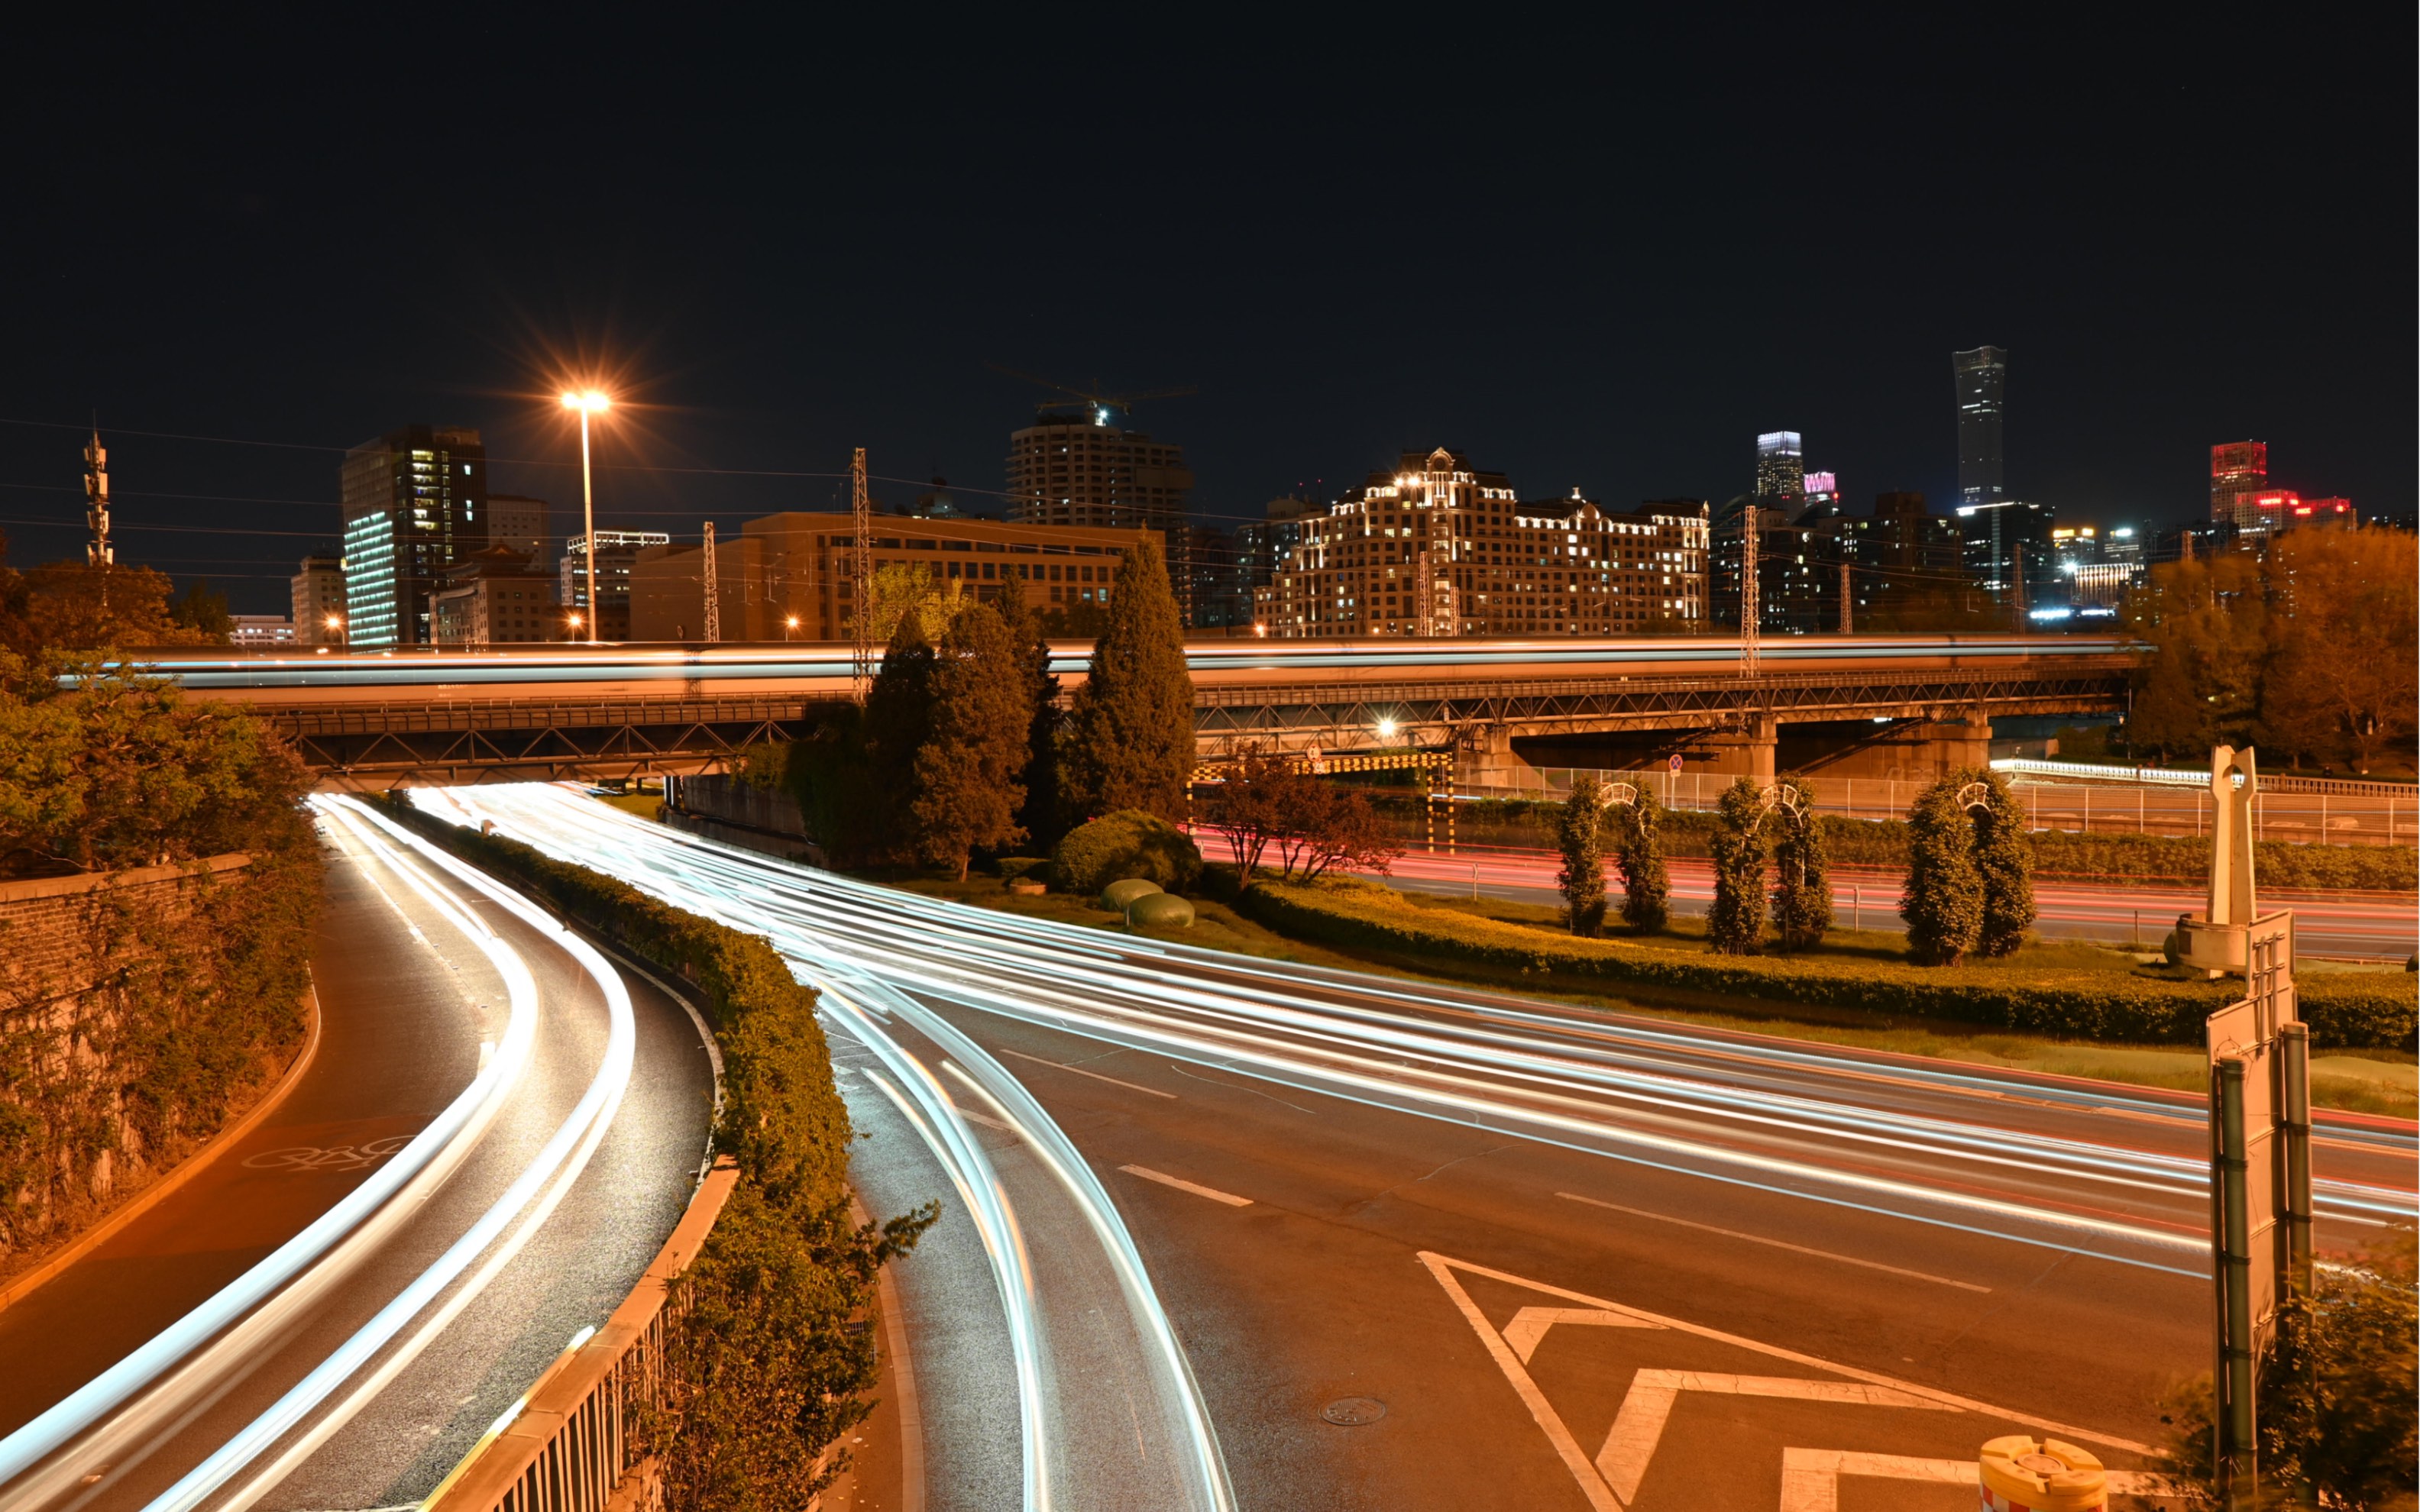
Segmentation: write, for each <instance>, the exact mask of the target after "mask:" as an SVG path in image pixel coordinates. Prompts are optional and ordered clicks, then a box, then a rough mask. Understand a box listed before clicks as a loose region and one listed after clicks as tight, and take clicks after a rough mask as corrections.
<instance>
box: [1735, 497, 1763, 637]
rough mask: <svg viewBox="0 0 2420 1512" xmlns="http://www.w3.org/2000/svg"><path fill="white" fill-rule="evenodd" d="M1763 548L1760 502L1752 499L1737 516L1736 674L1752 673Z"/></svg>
mask: <svg viewBox="0 0 2420 1512" xmlns="http://www.w3.org/2000/svg"><path fill="white" fill-rule="evenodd" d="M1763 549H1764V506H1763V505H1761V504H1759V503H1757V502H1756V501H1754V500H1750V501H1748V506H1747V508H1746V510H1745V511H1744V512H1743V513H1742V514H1741V516H1740V675H1741V676H1742V677H1754V676H1755V675H1756V654H1757V649H1758V646H1757V638H1758V635H1759V634H1760V632H1761V630H1762V629H1763V625H1762V624H1761V621H1762V619H1763V618H1764V612H1763V610H1762V609H1760V608H1759V607H1758V605H1757V601H1756V559H1757V557H1758V555H1759V554H1760V553H1761V552H1762V551H1763Z"/></svg>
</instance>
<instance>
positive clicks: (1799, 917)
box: [1767, 773, 1832, 950]
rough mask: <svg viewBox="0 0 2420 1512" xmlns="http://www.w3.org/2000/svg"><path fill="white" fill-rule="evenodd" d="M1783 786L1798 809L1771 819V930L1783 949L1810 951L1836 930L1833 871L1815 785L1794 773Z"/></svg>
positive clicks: (1775, 814) (1783, 810)
mask: <svg viewBox="0 0 2420 1512" xmlns="http://www.w3.org/2000/svg"><path fill="white" fill-rule="evenodd" d="M1781 780H1782V782H1783V783H1785V784H1786V785H1788V786H1790V787H1792V788H1794V789H1796V790H1797V797H1796V800H1795V802H1796V804H1797V808H1796V809H1794V810H1793V809H1792V808H1790V807H1789V806H1787V805H1785V806H1782V807H1780V808H1777V809H1776V810H1774V811H1773V812H1772V813H1771V814H1770V815H1768V816H1767V822H1768V823H1769V824H1771V825H1773V826H1774V831H1775V833H1774V841H1773V873H1774V881H1773V926H1774V929H1775V930H1776V932H1777V933H1779V934H1780V936H1781V948H1782V949H1784V950H1811V949H1815V947H1817V946H1819V945H1821V944H1823V935H1824V933H1825V932H1827V931H1829V930H1830V929H1831V927H1832V867H1831V861H1830V858H1829V856H1828V855H1827V853H1826V851H1825V849H1824V844H1823V823H1822V819H1821V816H1819V815H1818V814H1816V813H1815V811H1814V804H1815V784H1814V783H1812V782H1809V781H1807V779H1805V778H1803V777H1799V776H1797V775H1795V774H1794V773H1793V774H1792V775H1790V776H1787V777H1784V778H1783V779H1781Z"/></svg>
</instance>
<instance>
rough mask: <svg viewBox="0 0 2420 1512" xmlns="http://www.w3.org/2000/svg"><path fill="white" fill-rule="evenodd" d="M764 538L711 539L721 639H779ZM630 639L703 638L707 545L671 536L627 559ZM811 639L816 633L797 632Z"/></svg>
mask: <svg viewBox="0 0 2420 1512" xmlns="http://www.w3.org/2000/svg"><path fill="white" fill-rule="evenodd" d="M765 552H766V543H765V541H764V540H763V539H762V538H761V537H758V536H753V535H750V534H747V533H746V532H742V533H740V534H738V535H731V536H725V537H723V538H722V539H721V540H719V541H717V542H715V543H714V600H715V618H716V619H717V621H719V622H720V623H719V625H718V626H717V627H718V628H719V629H720V630H721V636H722V639H723V640H781V639H782V631H783V625H782V624H781V622H780V619H779V618H778V616H777V614H776V612H775V608H774V604H773V601H772V599H771V597H770V596H769V595H768V590H767V586H766V574H765V567H764V563H765ZM630 639H631V640H675V641H685V642H696V641H702V640H705V639H706V548H705V546H704V545H703V544H702V543H690V542H685V541H671V542H667V543H665V544H664V545H662V546H650V547H645V548H642V549H641V550H640V552H639V554H638V556H637V558H636V559H634V560H633V561H632V562H631V563H630ZM800 639H802V640H814V639H815V637H814V635H807V636H803V637H800Z"/></svg>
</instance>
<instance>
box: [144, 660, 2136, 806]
mask: <svg viewBox="0 0 2420 1512" xmlns="http://www.w3.org/2000/svg"><path fill="white" fill-rule="evenodd" d="M1091 651H1092V648H1091V646H1090V645H1089V644H1087V643H1083V642H1077V641H1064V642H1058V643H1056V644H1054V646H1053V666H1054V669H1055V670H1056V671H1058V673H1059V676H1060V681H1061V687H1062V691H1063V692H1066V691H1070V690H1072V689H1073V688H1074V687H1076V686H1077V685H1078V684H1080V683H1081V682H1082V681H1083V678H1084V674H1085V670H1086V667H1087V665H1088V662H1089V657H1090V655H1091ZM132 660H133V661H134V662H135V663H136V664H137V665H138V666H139V667H140V668H141V669H142V670H144V671H149V672H153V673H156V674H158V675H161V676H163V677H166V678H169V679H172V680H174V681H175V682H177V683H178V684H179V685H180V686H181V687H183V688H184V690H185V691H186V693H187V694H188V695H189V696H191V697H194V698H196V699H206V700H210V701H213V702H238V703H242V704H245V705H247V706H249V707H251V708H252V709H253V710H255V711H256V713H258V714H260V715H261V716H263V717H266V718H267V719H269V720H270V721H271V724H272V725H274V726H275V728H277V729H278V730H279V731H280V732H281V733H284V734H286V735H287V736H288V737H289V738H291V739H292V740H293V741H294V742H295V744H296V746H297V748H298V749H299V750H300V751H301V752H302V758H303V760H304V761H305V762H307V763H308V764H310V765H311V766H312V768H313V769H314V770H316V771H317V772H318V773H319V774H320V779H321V784H322V786H323V787H327V788H331V789H383V788H388V787H397V786H412V785H421V784H439V783H444V784H455V783H474V782H492V781H529V780H540V779H557V778H571V777H579V778H592V779H594V778H628V777H637V776H647V775H659V774H664V773H692V772H702V771H713V770H717V769H719V768H721V766H722V765H723V764H726V763H728V762H729V760H730V759H731V757H732V756H733V755H734V754H735V753H737V751H739V750H741V749H743V748H746V747H747V746H749V745H750V744H752V743H755V742H760V741H780V740H790V739H796V738H799V736H801V735H803V734H805V733H808V732H810V731H812V730H813V729H814V725H815V723H816V721H817V720H818V719H820V718H822V717H825V716H826V715H827V714H828V713H829V712H830V711H831V710H832V709H834V708H836V707H838V706H839V705H841V704H843V703H845V702H848V701H849V700H850V698H851V696H852V685H851V680H850V675H849V650H848V647H847V646H845V645H839V644H831V643H814V644H805V643H801V644H792V645H778V644H777V645H744V646H742V645H720V646H703V645H680V646H659V645H612V646H582V645H547V646H515V647H505V648H498V649H495V650H487V651H482V650H458V649H444V650H441V651H437V652H430V651H426V650H420V651H409V652H405V651H396V652H356V653H350V654H348V653H344V652H334V653H327V652H322V653H318V654H306V653H301V652H285V653H228V652H224V651H212V652H210V653H209V654H197V653H194V652H192V651H188V650H163V651H160V652H156V653H149V654H145V655H142V656H137V657H135V658H132ZM1187 660H1188V662H1189V664H1190V666H1191V670H1192V676H1193V688H1194V717H1195V728H1196V731H1197V733H1198V738H1199V742H1200V747H1201V750H1202V754H1203V755H1205V756H1216V755H1219V754H1224V753H1227V752H1230V751H1233V750H1235V749H1237V748H1241V747H1243V746H1246V745H1253V746H1258V747H1260V748H1263V749H1266V750H1283V751H1306V750H1309V749H1310V748H1313V747H1316V748H1319V749H1321V750H1322V751H1323V752H1339V751H1352V750H1374V749H1381V748H1404V747H1417V748H1424V749H1432V750H1452V751H1454V752H1455V753H1456V755H1457V768H1458V771H1459V772H1460V773H1461V774H1462V775H1463V776H1464V777H1465V778H1466V779H1468V780H1472V781H1492V780H1497V779H1502V778H1503V777H1505V776H1506V775H1507V774H1511V773H1515V772H1517V771H1519V770H1521V769H1523V768H1526V767H1528V766H1529V765H1531V764H1552V765H1558V766H1631V765H1637V764H1640V763H1641V762H1642V761H1657V762H1669V761H1670V760H1671V759H1672V758H1674V757H1677V758H1679V759H1680V761H1681V763H1682V764H1683V767H1684V768H1687V769H1693V770H1700V771H1707V772H1717V773H1720V772H1733V771H1736V772H1742V773H1747V774H1751V775H1755V774H1761V773H1769V772H1771V771H1773V770H1774V769H1775V767H1776V762H1777V763H1778V764H1780V765H1782V766H1785V767H1802V768H1809V769H1819V770H1822V769H1828V770H1833V771H1837V772H1841V773H1845V774H1852V775H1857V776H1873V777H1888V776H1902V775H1904V776H1915V775H1918V774H1920V773H1923V772H1927V771H1934V770H1938V769H1940V768H1941V767H1943V766H1946V765H1952V764H1966V763H1979V762H1980V761H1982V760H1983V759H1984V757H1985V755H1986V754H1987V743H1988V741H1989V738H1990V721H1991V720H1992V719H1993V718H1994V717H2014V716H2021V715H2096V714H2097V715H2103V716H2106V715H2108V714H2111V713H2115V712H2118V711H2120V710H2122V709H2123V708H2124V707H2125V699H2126V689H2127V685H2128V679H2129V676H2130V674H2131V672H2132V671H2133V665H2134V661H2135V653H2134V651H2133V649H2132V648H2131V647H2130V646H2129V645H2127V644H2126V643H2125V642H2122V641H2118V640H2087V639H2084V638H2068V637H2026V636H1808V637H1801V638H1792V639H1789V640H1778V641H1768V642H1766V643H1765V644H1764V645H1763V647H1762V648H1761V657H1760V660H1759V664H1758V666H1757V668H1756V669H1755V670H1754V671H1747V670H1745V668H1744V667H1743V666H1742V663H1741V657H1740V647H1739V645H1738V643H1737V642H1736V641H1730V640H1715V639H1712V638H1672V639H1658V640H1335V641H1319V640H1285V641H1270V640H1196V641H1192V642H1189V643H1188V644H1187Z"/></svg>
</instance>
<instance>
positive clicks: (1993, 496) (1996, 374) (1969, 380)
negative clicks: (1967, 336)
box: [1949, 347, 2009, 507]
mask: <svg viewBox="0 0 2420 1512" xmlns="http://www.w3.org/2000/svg"><path fill="white" fill-rule="evenodd" d="M1949 367H1950V371H1951V373H1952V374H1953V375H1955V377H1956V378H1957V381H1958V502H1959V503H1960V504H1961V505H1962V506H1967V507H1972V506H1976V505H1981V504H1990V503H1995V502H1997V501H2000V500H2002V499H2005V498H2007V497H2008V480H2007V478H2006V477H2005V475H2004V474H2003V472H2002V470H2001V466H2000V419H2001V415H2002V413H2003V412H2004V410H2005V409H2006V402H2005V400H2004V398H2003V392H2004V390H2005V389H2006V387H2007V384H2008V380H2009V352H2008V348H2007V347H1976V348H1975V349H1974V350H1973V351H1971V352H1951V353H1950V354H1949Z"/></svg>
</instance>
